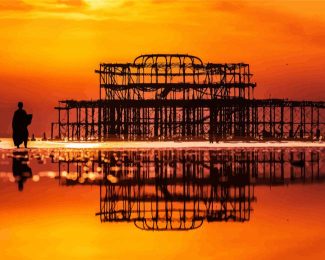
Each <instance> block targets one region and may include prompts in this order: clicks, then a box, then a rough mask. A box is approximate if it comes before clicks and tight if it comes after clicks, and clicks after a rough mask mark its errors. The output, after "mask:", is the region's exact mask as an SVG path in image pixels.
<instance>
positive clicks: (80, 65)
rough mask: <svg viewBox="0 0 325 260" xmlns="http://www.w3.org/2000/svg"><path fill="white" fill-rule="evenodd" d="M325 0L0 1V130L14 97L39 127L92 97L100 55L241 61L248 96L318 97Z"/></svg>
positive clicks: (324, 63)
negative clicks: (250, 78) (67, 102)
mask: <svg viewBox="0 0 325 260" xmlns="http://www.w3.org/2000/svg"><path fill="white" fill-rule="evenodd" d="M324 10H325V1H316V0H315V1H313V0H311V1H298V0H296V1H295V0H272V1H271V0H268V1H245V0H243V1H231V2H230V1H217V0H216V1H214V0H206V1H204V0H197V1H196V0H178V1H177V0H174V1H172V0H141V1H132V0H129V1H128V0H10V1H8V0H0V24H1V26H0V96H1V102H0V115H1V116H0V136H9V135H10V134H11V117H12V113H13V111H14V110H15V108H16V103H17V101H18V100H23V101H24V102H25V106H26V110H27V112H31V113H33V114H34V121H33V124H32V126H31V127H30V133H35V134H36V135H41V133H42V132H44V131H48V130H49V126H50V122H51V121H53V120H54V119H55V118H56V116H55V114H54V111H53V109H52V108H53V106H54V105H56V102H57V100H59V99H65V98H83V99H85V98H93V99H96V98H97V94H98V79H97V77H96V75H95V73H94V69H96V68H97V66H98V64H99V63H100V62H118V61H121V62H126V61H133V59H134V57H136V56H138V55H139V54H144V53H157V52H162V53H172V52H175V53H190V54H193V55H197V56H199V57H201V58H202V59H203V61H205V62H208V61H210V62H240V61H244V62H248V63H250V64H251V70H252V72H253V73H254V74H255V77H254V79H255V81H257V83H258V88H257V90H256V92H255V93H256V96H257V97H261V98H265V97H269V96H270V95H271V97H290V98H293V99H311V100H324V99H325V91H324V90H323V89H324V87H323V86H324V83H325V75H324V68H325V48H324V44H325V15H324V12H325V11H324Z"/></svg>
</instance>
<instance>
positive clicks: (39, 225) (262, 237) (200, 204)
mask: <svg viewBox="0 0 325 260" xmlns="http://www.w3.org/2000/svg"><path fill="white" fill-rule="evenodd" d="M324 152H325V149H324V148H322V147H318V148H315V147H314V148H310V147H309V148H306V147H305V148H280V147H276V148H267V147H264V148H236V149H235V148H217V147H214V148H203V147H201V148H197V147H196V148H178V149H176V148H175V149H170V148H164V149H162V148H159V149H154V148H151V149H147V148H146V149H139V148H138V149H127V148H125V149H116V148H115V149H69V148H53V149H52V148H42V149H36V148H35V149H29V150H23V149H22V150H19V151H17V150H12V149H2V150H0V205H1V206H0V207H1V210H0V222H1V225H0V244H1V253H0V255H1V256H2V257H1V258H2V259H22V258H24V259H37V258H53V259H57V258H59V257H61V258H63V259H66V258H78V259H80V258H85V259H86V258H87V259H89V258H91V259H125V258H135V259H138V258H149V257H154V258H156V259H167V258H172V259H174V258H175V259H176V258H180V257H186V258H188V259H198V258H200V259H202V258H203V259H216V258H221V257H228V258H230V259H236V258H239V257H240V258H244V259H251V258H255V257H256V258H266V259H274V258H279V257H290V258H314V259H317V258H324V256H325V249H323V242H324V241H325V224H324V213H325V203H324V198H325V186H324V180H325V166H324Z"/></svg>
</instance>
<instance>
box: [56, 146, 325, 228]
mask: <svg viewBox="0 0 325 260" xmlns="http://www.w3.org/2000/svg"><path fill="white" fill-rule="evenodd" d="M323 153H324V150H321V149H288V148H286V149H279V148H271V149H264V148H262V149H261V148H260V149H253V148H252V149H219V150H209V149H199V150H191V149H187V150H177V149H176V150H173V149H157V150H121V151H91V150H89V151H87V152H84V151H65V152H62V153H59V154H57V155H56V156H54V157H53V162H57V163H59V168H60V172H61V171H62V170H63V169H64V171H65V172H66V176H65V178H61V179H60V181H61V184H62V185H79V184H80V185H100V211H99V212H98V213H97V215H99V216H100V219H101V221H103V222H130V223H134V224H135V225H136V226H137V227H138V228H140V229H144V230H191V229H195V228H198V227H200V226H201V225H202V224H203V222H204V221H207V222H220V221H237V222H244V221H248V220H249V219H250V213H251V211H252V203H253V202H254V201H255V200H256V197H255V195H254V187H255V186H257V185H267V186H274V185H288V184H298V183H303V184H308V183H319V182H324V181H325V171H324V166H322V161H321V160H322V159H321V158H322V155H323ZM98 167H99V168H98ZM322 167H323V168H322ZM89 172H96V173H98V174H99V178H96V179H95V178H94V179H92V180H85V179H84V177H83V175H84V174H85V173H86V174H88V173H89ZM70 173H73V174H72V175H71V176H73V177H71V176H70V175H69V174H70ZM79 178H83V180H82V181H81V183H80V182H79Z"/></svg>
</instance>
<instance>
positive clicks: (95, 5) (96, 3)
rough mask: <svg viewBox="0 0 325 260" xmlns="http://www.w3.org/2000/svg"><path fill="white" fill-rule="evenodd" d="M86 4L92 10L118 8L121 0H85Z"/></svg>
mask: <svg viewBox="0 0 325 260" xmlns="http://www.w3.org/2000/svg"><path fill="white" fill-rule="evenodd" d="M84 2H85V3H86V4H87V5H88V6H89V7H90V8H92V9H100V8H105V7H113V6H116V5H118V4H119V3H121V0H84Z"/></svg>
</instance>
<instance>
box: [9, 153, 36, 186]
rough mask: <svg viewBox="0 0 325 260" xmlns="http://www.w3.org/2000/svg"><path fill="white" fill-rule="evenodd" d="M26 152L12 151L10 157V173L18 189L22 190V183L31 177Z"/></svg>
mask: <svg viewBox="0 0 325 260" xmlns="http://www.w3.org/2000/svg"><path fill="white" fill-rule="evenodd" d="M28 160H29V159H28V152H25V151H23V152H14V153H13V157H12V173H13V175H14V177H15V180H16V182H17V183H18V190H19V191H23V189H24V183H25V182H26V181H27V179H29V178H31V177H32V175H33V174H32V169H31V168H30V167H29V166H28Z"/></svg>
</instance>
